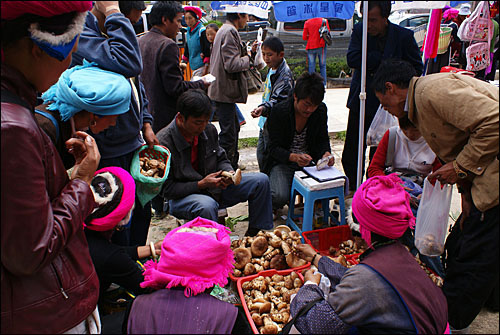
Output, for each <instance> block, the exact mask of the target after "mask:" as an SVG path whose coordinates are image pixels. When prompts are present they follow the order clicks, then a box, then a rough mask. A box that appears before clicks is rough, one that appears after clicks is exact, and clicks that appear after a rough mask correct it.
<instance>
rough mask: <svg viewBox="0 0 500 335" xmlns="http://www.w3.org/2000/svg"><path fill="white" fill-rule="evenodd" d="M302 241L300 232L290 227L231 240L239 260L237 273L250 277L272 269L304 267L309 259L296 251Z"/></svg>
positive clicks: (237, 261)
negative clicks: (304, 258) (300, 256)
mask: <svg viewBox="0 0 500 335" xmlns="http://www.w3.org/2000/svg"><path fill="white" fill-rule="evenodd" d="M300 243H301V241H300V235H299V233H298V232H296V231H291V229H290V228H289V227H287V226H278V227H276V229H275V230H274V232H264V231H260V232H259V233H258V234H257V235H256V236H255V237H248V236H245V237H244V238H243V239H241V240H235V241H233V242H232V243H231V248H232V249H233V252H234V259H235V270H234V273H233V275H234V276H235V277H241V276H250V275H253V274H255V273H259V272H261V271H264V270H268V269H276V270H285V269H288V268H297V267H299V266H303V265H305V264H307V262H306V261H305V260H303V259H301V258H299V257H298V256H297V254H296V252H295V246H296V245H297V244H300Z"/></svg>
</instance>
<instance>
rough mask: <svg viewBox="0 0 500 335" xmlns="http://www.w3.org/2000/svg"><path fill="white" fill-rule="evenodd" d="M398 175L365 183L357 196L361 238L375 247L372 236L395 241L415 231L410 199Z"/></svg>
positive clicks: (354, 203)
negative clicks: (410, 230)
mask: <svg viewBox="0 0 500 335" xmlns="http://www.w3.org/2000/svg"><path fill="white" fill-rule="evenodd" d="M401 183H402V182H401V179H399V177H397V176H396V174H390V175H388V176H375V177H372V178H370V179H368V180H367V181H365V182H364V183H363V184H361V186H360V187H359V189H358V190H357V191H356V193H355V194H354V198H353V200H352V211H353V212H354V215H355V216H356V219H357V220H358V222H359V230H360V232H361V237H362V238H363V239H364V240H365V241H366V242H367V243H368V245H370V244H371V235H370V232H374V233H376V234H378V235H381V236H385V237H388V238H391V239H396V238H399V237H401V236H402V235H403V234H404V232H405V231H406V229H407V228H408V227H410V228H413V227H415V217H414V216H413V213H412V211H411V208H410V195H409V194H408V193H407V192H406V191H405V190H404V188H403V187H402V186H401Z"/></svg>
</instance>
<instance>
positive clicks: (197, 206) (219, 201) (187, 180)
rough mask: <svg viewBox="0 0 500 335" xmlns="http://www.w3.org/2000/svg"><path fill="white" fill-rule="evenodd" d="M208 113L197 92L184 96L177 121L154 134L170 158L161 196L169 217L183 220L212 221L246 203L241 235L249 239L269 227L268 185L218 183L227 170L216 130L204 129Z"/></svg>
mask: <svg viewBox="0 0 500 335" xmlns="http://www.w3.org/2000/svg"><path fill="white" fill-rule="evenodd" d="M211 107H212V104H211V101H210V99H209V98H208V96H207V95H206V94H205V93H204V92H203V91H201V90H190V91H187V92H185V93H183V94H182V95H181V96H180V97H179V99H178V101H177V110H178V111H179V113H178V114H177V117H176V118H175V119H174V121H172V123H170V125H168V127H165V128H163V129H162V130H161V131H160V132H159V133H158V139H159V140H160V144H161V145H164V146H166V147H167V148H169V150H170V153H171V161H170V172H169V175H168V179H167V180H166V181H165V184H164V185H163V189H162V193H163V196H164V198H167V199H170V202H169V205H170V212H171V214H172V215H174V216H175V217H178V218H182V219H187V220H192V219H194V218H196V217H197V216H201V217H203V218H206V219H210V220H213V221H217V212H218V210H219V208H226V207H231V206H234V205H236V204H238V203H240V202H244V201H247V200H248V207H249V209H248V212H249V228H248V231H247V235H250V236H254V235H255V234H257V233H258V232H259V230H261V229H271V228H272V227H273V219H272V208H271V192H270V189H269V179H268V177H267V176H266V175H265V174H263V173H247V174H245V175H243V177H242V178H241V182H240V183H239V184H238V185H234V184H233V181H232V180H231V179H229V180H227V179H225V178H222V176H221V172H222V171H229V172H233V168H232V166H231V163H230V162H229V160H228V159H227V158H226V153H225V152H224V149H222V147H221V146H220V145H219V141H218V136H217V130H216V129H215V127H214V126H213V125H212V124H208V120H209V119H210V114H211Z"/></svg>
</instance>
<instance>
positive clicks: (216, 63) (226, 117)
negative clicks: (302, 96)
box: [208, 13, 251, 170]
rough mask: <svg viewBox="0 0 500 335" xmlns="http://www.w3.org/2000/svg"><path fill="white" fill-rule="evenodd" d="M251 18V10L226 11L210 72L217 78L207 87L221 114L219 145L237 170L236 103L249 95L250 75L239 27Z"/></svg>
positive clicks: (249, 64)
mask: <svg viewBox="0 0 500 335" xmlns="http://www.w3.org/2000/svg"><path fill="white" fill-rule="evenodd" d="M247 22H248V14H241V13H227V21H226V23H224V24H223V25H222V27H221V28H220V29H219V31H218V32H217V35H216V36H215V40H214V45H213V48H212V55H211V56H210V73H211V74H212V75H213V76H215V78H217V79H216V80H215V82H213V83H212V85H210V87H209V88H208V96H209V97H210V99H212V100H213V101H215V110H216V113H217V117H218V118H219V125H220V133H219V143H220V146H221V147H222V148H223V149H224V150H225V151H226V155H227V159H228V160H229V161H230V162H231V165H232V167H233V169H234V170H236V169H237V168H238V159H239V153H238V133H239V131H240V125H239V122H238V117H237V114H236V103H237V102H239V103H246V102H247V97H248V84H247V77H246V74H245V72H244V71H247V70H249V69H250V66H251V61H250V56H249V55H248V53H247V51H246V47H245V45H244V44H243V43H242V42H241V38H240V35H239V33H238V29H242V28H244V27H245V26H246V24H247Z"/></svg>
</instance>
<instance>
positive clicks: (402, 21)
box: [389, 12, 430, 47]
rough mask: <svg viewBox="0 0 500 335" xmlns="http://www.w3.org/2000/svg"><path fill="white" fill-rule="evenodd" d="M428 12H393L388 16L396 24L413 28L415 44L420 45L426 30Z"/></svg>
mask: <svg viewBox="0 0 500 335" xmlns="http://www.w3.org/2000/svg"><path fill="white" fill-rule="evenodd" d="M429 17H430V12H429V13H420V14H407V13H400V12H394V13H392V14H391V15H390V16H389V21H391V22H392V23H394V24H397V25H398V26H400V27H404V28H408V29H410V30H413V34H414V36H415V40H416V41H417V45H418V46H419V47H421V46H422V45H423V43H424V38H425V32H426V31H427V23H428V22H429Z"/></svg>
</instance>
